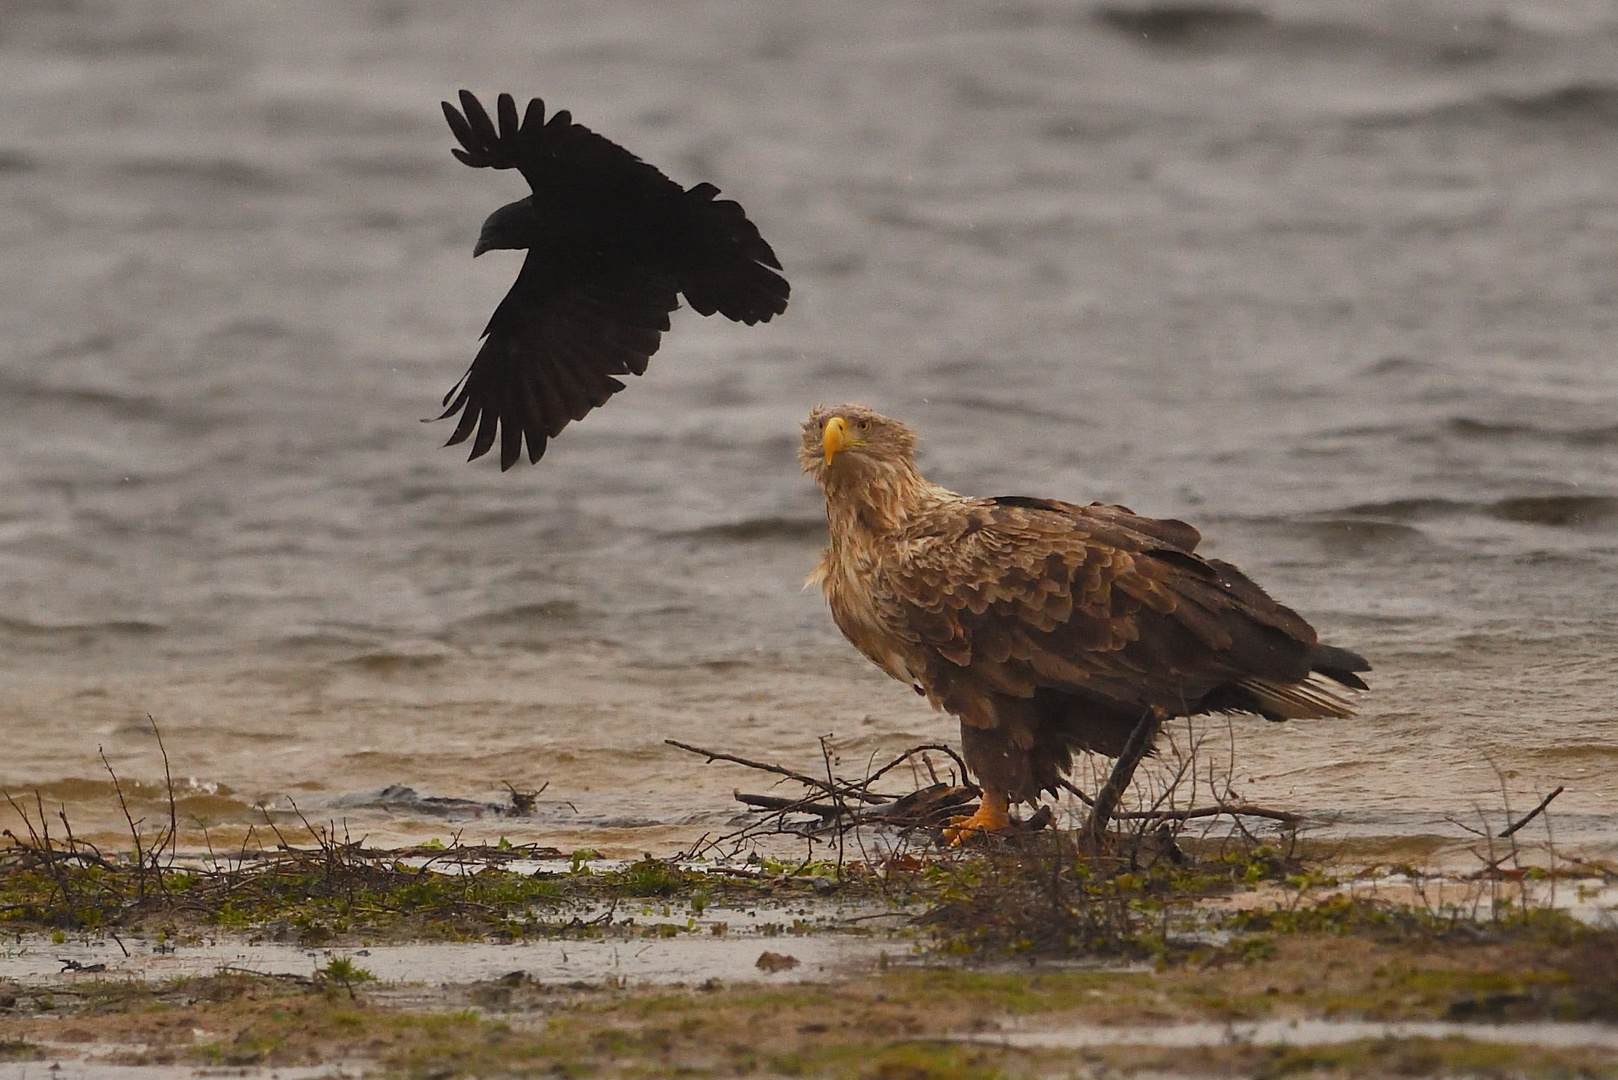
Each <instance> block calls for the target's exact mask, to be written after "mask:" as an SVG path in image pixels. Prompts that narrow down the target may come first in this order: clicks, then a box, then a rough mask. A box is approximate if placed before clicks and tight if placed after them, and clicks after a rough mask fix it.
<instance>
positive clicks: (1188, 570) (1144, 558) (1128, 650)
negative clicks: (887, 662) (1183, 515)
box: [873, 499, 1322, 727]
mask: <svg viewBox="0 0 1618 1080" xmlns="http://www.w3.org/2000/svg"><path fill="white" fill-rule="evenodd" d="M1198 539H1200V538H1199V537H1198V535H1197V533H1196V530H1195V529H1193V528H1191V527H1190V526H1189V525H1185V524H1184V523H1182V522H1177V521H1156V520H1152V519H1149V518H1141V517H1137V516H1136V515H1134V514H1132V513H1130V512H1129V511H1127V510H1125V509H1123V508H1121V507H1112V506H1101V505H1096V506H1087V507H1080V506H1073V505H1070V504H1066V503H1056V502H1053V501H1047V500H1031V499H1002V500H970V501H964V500H963V502H962V503H960V504H958V505H957V506H955V507H951V508H949V509H947V510H943V511H939V512H936V513H934V514H932V515H930V516H928V517H925V518H923V519H921V520H919V521H917V522H915V523H914V524H913V525H912V527H911V529H910V530H909V531H908V532H907V533H906V535H905V536H904V537H902V538H901V539H900V541H899V543H898V544H897V545H896V546H895V548H894V549H893V551H892V552H891V554H890V555H889V556H888V557H887V558H884V559H883V560H881V561H880V563H879V565H878V567H877V573H876V575H875V578H874V581H873V585H874V589H875V600H876V604H877V606H878V609H879V611H881V612H882V614H883V616H884V622H886V623H887V624H888V625H889V626H895V627H901V628H903V630H902V633H903V635H904V636H905V637H906V638H907V639H908V641H909V642H910V644H911V646H912V652H913V654H914V659H915V662H916V663H917V664H919V665H921V666H923V667H924V668H925V671H924V672H923V671H918V672H917V675H918V676H919V677H921V678H922V680H923V681H924V682H925V683H926V684H927V685H929V686H932V687H934V688H935V689H936V691H937V693H938V696H939V697H940V699H941V700H943V701H944V704H945V706H946V707H947V708H950V710H951V711H952V712H958V713H959V714H960V715H961V717H962V719H963V720H964V721H966V723H967V724H969V725H972V726H979V727H995V726H998V725H999V722H1000V718H999V717H998V716H997V715H996V710H995V708H994V707H993V705H992V704H990V694H992V693H998V694H1005V695H1010V696H1012V697H1015V698H1033V697H1035V696H1036V695H1037V694H1040V693H1041V692H1048V691H1056V692H1060V693H1066V694H1073V695H1077V696H1078V697H1080V698H1082V699H1085V700H1089V701H1094V702H1095V703H1096V705H1097V706H1098V707H1102V708H1112V709H1122V710H1124V711H1126V712H1129V713H1133V714H1134V715H1139V714H1140V713H1141V712H1142V711H1144V710H1146V709H1149V708H1151V707H1153V706H1158V707H1161V708H1163V709H1164V710H1166V711H1167V712H1168V713H1170V714H1181V715H1183V714H1185V713H1188V712H1196V711H1203V710H1204V708H1232V709H1251V710H1253V711H1259V712H1263V713H1264V714H1265V715H1272V716H1276V717H1277V718H1279V717H1280V716H1287V715H1309V714H1310V713H1309V712H1307V711H1304V705H1303V704H1302V703H1298V702H1293V703H1291V705H1292V707H1290V708H1282V707H1280V706H1279V705H1278V703H1277V702H1275V701H1272V700H1270V699H1271V698H1274V697H1275V696H1276V693H1275V691H1274V689H1273V687H1272V686H1271V684H1274V685H1275V686H1282V685H1283V684H1287V683H1295V682H1298V681H1300V680H1304V679H1306V678H1308V676H1309V673H1310V669H1311V656H1312V653H1311V650H1312V649H1313V648H1314V647H1315V634H1314V631H1313V629H1312V628H1311V627H1310V626H1309V625H1308V623H1306V622H1304V620H1303V619H1302V618H1300V617H1299V616H1298V615H1297V613H1295V612H1293V611H1292V610H1291V609H1289V608H1286V607H1283V606H1282V605H1280V604H1278V603H1276V602H1275V601H1274V600H1271V599H1270V598H1269V596H1268V595H1266V594H1265V593H1264V591H1263V590H1262V589H1260V588H1259V587H1258V586H1257V585H1255V584H1253V582H1252V581H1250V580H1249V579H1248V578H1247V577H1246V576H1244V575H1243V574H1241V572H1240V571H1238V570H1236V569H1235V567H1232V566H1230V565H1229V564H1228V563H1222V562H1218V561H1216V560H1204V559H1202V558H1200V557H1198V556H1197V555H1195V554H1194V553H1193V552H1194V548H1195V545H1196V543H1197V541H1198ZM1255 681H1257V682H1258V684H1260V685H1261V686H1262V687H1264V688H1265V689H1266V690H1269V691H1270V692H1269V693H1268V694H1267V695H1266V694H1258V693H1255V692H1254V687H1253V686H1252V685H1250V684H1253V683H1254V682H1255ZM985 692H988V693H985ZM1210 695H1212V700H1211V702H1210V701H1209V700H1208V699H1209V698H1210ZM1283 697H1284V695H1283ZM978 699H981V700H978ZM1317 704H1318V702H1317ZM1313 715H1322V713H1321V712H1320V711H1319V710H1316V711H1315V712H1313Z"/></svg>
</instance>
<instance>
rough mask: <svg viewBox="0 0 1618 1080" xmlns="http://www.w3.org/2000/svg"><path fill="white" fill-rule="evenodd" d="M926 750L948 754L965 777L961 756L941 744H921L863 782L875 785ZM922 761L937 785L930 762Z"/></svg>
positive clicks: (935, 774)
mask: <svg viewBox="0 0 1618 1080" xmlns="http://www.w3.org/2000/svg"><path fill="white" fill-rule="evenodd" d="M928 750H937V751H939V752H940V753H943V754H948V755H949V756H950V757H951V758H953V759H955V764H956V765H958V766H960V769H961V776H963V777H964V776H966V762H964V761H962V760H961V755H959V754H957V753H956V752H955V751H954V750H952V749H950V748H949V747H948V746H946V745H944V744H943V743H923V744H922V745H921V746H912V747H911V748H910V749H909V750H906V751H905V752H904V753H902V754H900V755H899V756H898V757H896V758H894V759H893V760H892V761H890V762H888V763H887V764H886V765H884V766H882V767H881V768H880V769H878V770H877V771H876V772H874V773H872V774H871V776H870V778H869V779H867V780H866V781H865V783H866V785H867V786H868V785H870V784H874V783H876V782H877V781H878V780H880V779H882V777H883V775H884V774H885V773H887V772H889V771H890V770H892V769H894V768H897V767H898V766H899V765H901V764H903V763H904V762H906V761H908V760H910V758H912V757H914V756H915V755H917V754H924V753H926V752H927V751H928ZM922 761H923V762H924V763H925V764H926V765H927V771H928V772H929V773H931V774H932V778H933V783H935V784H936V783H938V774H937V773H934V772H933V771H932V768H933V767H932V762H930V761H927V759H926V758H923V759H922Z"/></svg>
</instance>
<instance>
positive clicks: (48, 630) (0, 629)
mask: <svg viewBox="0 0 1618 1080" xmlns="http://www.w3.org/2000/svg"><path fill="white" fill-rule="evenodd" d="M167 629H168V627H166V626H164V625H163V624H162V623H155V622H147V621H145V620H143V619H109V620H108V621H106V622H84V623H44V622H33V621H31V620H28V619H17V618H9V617H0V633H6V634H14V635H16V636H18V637H25V638H26V637H32V638H74V639H83V638H87V637H103V636H107V637H145V636H148V635H151V634H161V633H163V632H164V631H166V630H167Z"/></svg>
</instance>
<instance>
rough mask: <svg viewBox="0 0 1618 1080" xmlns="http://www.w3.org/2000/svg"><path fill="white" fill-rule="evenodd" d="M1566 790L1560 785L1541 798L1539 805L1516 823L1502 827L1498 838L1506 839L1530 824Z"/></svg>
mask: <svg viewBox="0 0 1618 1080" xmlns="http://www.w3.org/2000/svg"><path fill="white" fill-rule="evenodd" d="M1564 790H1565V787H1558V788H1557V789H1556V790H1555V791H1553V792H1551V793H1550V794H1549V795H1547V796H1545V797H1544V798H1543V799H1541V800H1539V805H1538V806H1536V807H1534V808H1533V809H1532V810H1530V811H1528V813H1526V814H1524V815H1523V816H1522V817H1520V818H1518V819H1517V821H1516V823H1515V824H1513V825H1508V826H1506V827H1505V828H1504V829H1502V830H1501V831H1500V832H1499V833H1498V834H1497V836H1496V838H1497V839H1500V840H1504V839H1505V838H1506V837H1508V836H1510V835H1511V834H1512V833H1514V832H1516V831H1517V830H1518V829H1520V828H1522V827H1523V826H1524V825H1526V824H1528V823H1529V822H1530V821H1533V820H1534V819H1535V818H1537V817H1538V816H1539V815H1541V814H1543V813H1544V812H1545V808H1546V807H1547V806H1549V805H1550V804H1551V800H1552V799H1554V798H1556V797H1557V796H1558V795H1560V794H1562V792H1563V791H1564Z"/></svg>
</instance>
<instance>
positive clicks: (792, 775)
mask: <svg viewBox="0 0 1618 1080" xmlns="http://www.w3.org/2000/svg"><path fill="white" fill-rule="evenodd" d="M663 741H664V742H665V743H666V744H668V745H669V746H673V747H675V748H677V749H680V750H684V751H686V752H687V753H689V754H698V755H701V756H702V757H705V758H707V759H708V761H709V762H710V763H712V762H715V761H733V762H735V763H736V764H738V765H746V766H747V767H748V768H749V769H758V770H760V771H761V772H767V773H774V774H775V775H777V776H784V777H786V778H787V779H788V780H796V781H797V782H798V783H800V784H803V785H804V786H806V787H812V788H817V789H819V790H821V791H824V792H825V793H826V794H828V795H831V796H833V797H836V796H837V795H838V794H840V792H839V791H838V789H837V788H835V787H834V786H832V785H829V784H827V783H826V781H824V780H817V779H815V778H814V777H813V776H807V775H805V774H803V773H800V772H793V771H792V770H791V769H783V768H782V767H781V766H779V765H771V764H768V763H767V762H763V761H750V760H748V759H747V758H744V757H737V756H736V755H735V754H724V753H720V752H719V751H718V750H704V749H703V748H702V747H700V746H692V745H690V744H689V743H683V742H679V741H677V740H674V739H664V740H663ZM847 786H848V787H849V788H852V785H847ZM846 794H848V795H852V796H853V797H854V798H856V799H858V800H859V801H860V802H865V803H883V802H889V801H890V800H889V799H888V798H887V796H885V795H872V794H869V793H867V792H861V791H858V790H849V791H847V792H846Z"/></svg>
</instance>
